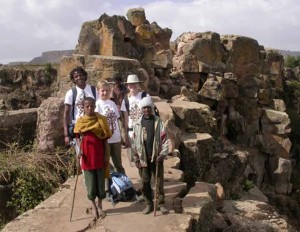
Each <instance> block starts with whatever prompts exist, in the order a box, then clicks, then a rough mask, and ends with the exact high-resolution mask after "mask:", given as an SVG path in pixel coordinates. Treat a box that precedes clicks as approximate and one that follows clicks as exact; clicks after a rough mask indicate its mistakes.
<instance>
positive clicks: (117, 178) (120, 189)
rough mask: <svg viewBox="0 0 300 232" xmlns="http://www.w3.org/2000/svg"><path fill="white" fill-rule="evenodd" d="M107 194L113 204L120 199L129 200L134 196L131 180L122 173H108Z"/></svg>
mask: <svg viewBox="0 0 300 232" xmlns="http://www.w3.org/2000/svg"><path fill="white" fill-rule="evenodd" d="M110 175H111V179H110V180H109V182H110V183H109V194H110V199H111V202H112V203H113V204H116V203H118V202H120V201H130V200H132V199H133V198H134V197H136V192H135V189H134V187H133V183H132V181H131V180H130V179H129V177H128V176H126V175H125V174H123V173H120V172H113V173H111V174H110Z"/></svg>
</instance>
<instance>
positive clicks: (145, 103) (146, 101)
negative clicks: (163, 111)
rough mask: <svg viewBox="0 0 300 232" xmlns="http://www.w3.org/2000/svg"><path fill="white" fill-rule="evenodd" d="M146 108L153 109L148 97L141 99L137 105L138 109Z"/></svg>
mask: <svg viewBox="0 0 300 232" xmlns="http://www.w3.org/2000/svg"><path fill="white" fill-rule="evenodd" d="M146 106H150V107H151V108H153V102H152V99H151V97H149V96H146V97H144V98H142V100H141V101H140V103H139V107H140V108H141V109H142V108H144V107H146Z"/></svg>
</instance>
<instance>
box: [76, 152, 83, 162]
mask: <svg viewBox="0 0 300 232" xmlns="http://www.w3.org/2000/svg"><path fill="white" fill-rule="evenodd" d="M82 155H83V152H82V151H81V150H80V151H79V153H78V154H77V159H78V160H80V158H81V157H82Z"/></svg>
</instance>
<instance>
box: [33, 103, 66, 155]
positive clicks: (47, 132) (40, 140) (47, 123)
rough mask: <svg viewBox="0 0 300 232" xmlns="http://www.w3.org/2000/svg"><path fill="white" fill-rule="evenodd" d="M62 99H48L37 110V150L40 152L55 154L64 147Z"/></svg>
mask: <svg viewBox="0 0 300 232" xmlns="http://www.w3.org/2000/svg"><path fill="white" fill-rule="evenodd" d="M63 109H64V101H63V99H62V98H54V97H50V98H48V99H47V100H45V101H43V103H42V104H41V106H40V107H39V108H38V121H37V138H36V143H37V149H38V150H39V151H40V152H48V153H51V152H55V150H56V149H57V147H61V146H64V141H65V140H64V133H63V130H64V129H63Z"/></svg>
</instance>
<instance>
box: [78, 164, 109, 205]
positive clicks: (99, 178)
mask: <svg viewBox="0 0 300 232" xmlns="http://www.w3.org/2000/svg"><path fill="white" fill-rule="evenodd" d="M83 172H84V180H85V185H86V188H87V198H88V199H89V200H91V201H92V200H95V199H96V197H98V198H99V199H103V198H105V196H106V194H105V188H104V186H105V182H104V168H101V169H96V170H84V171H83Z"/></svg>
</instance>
